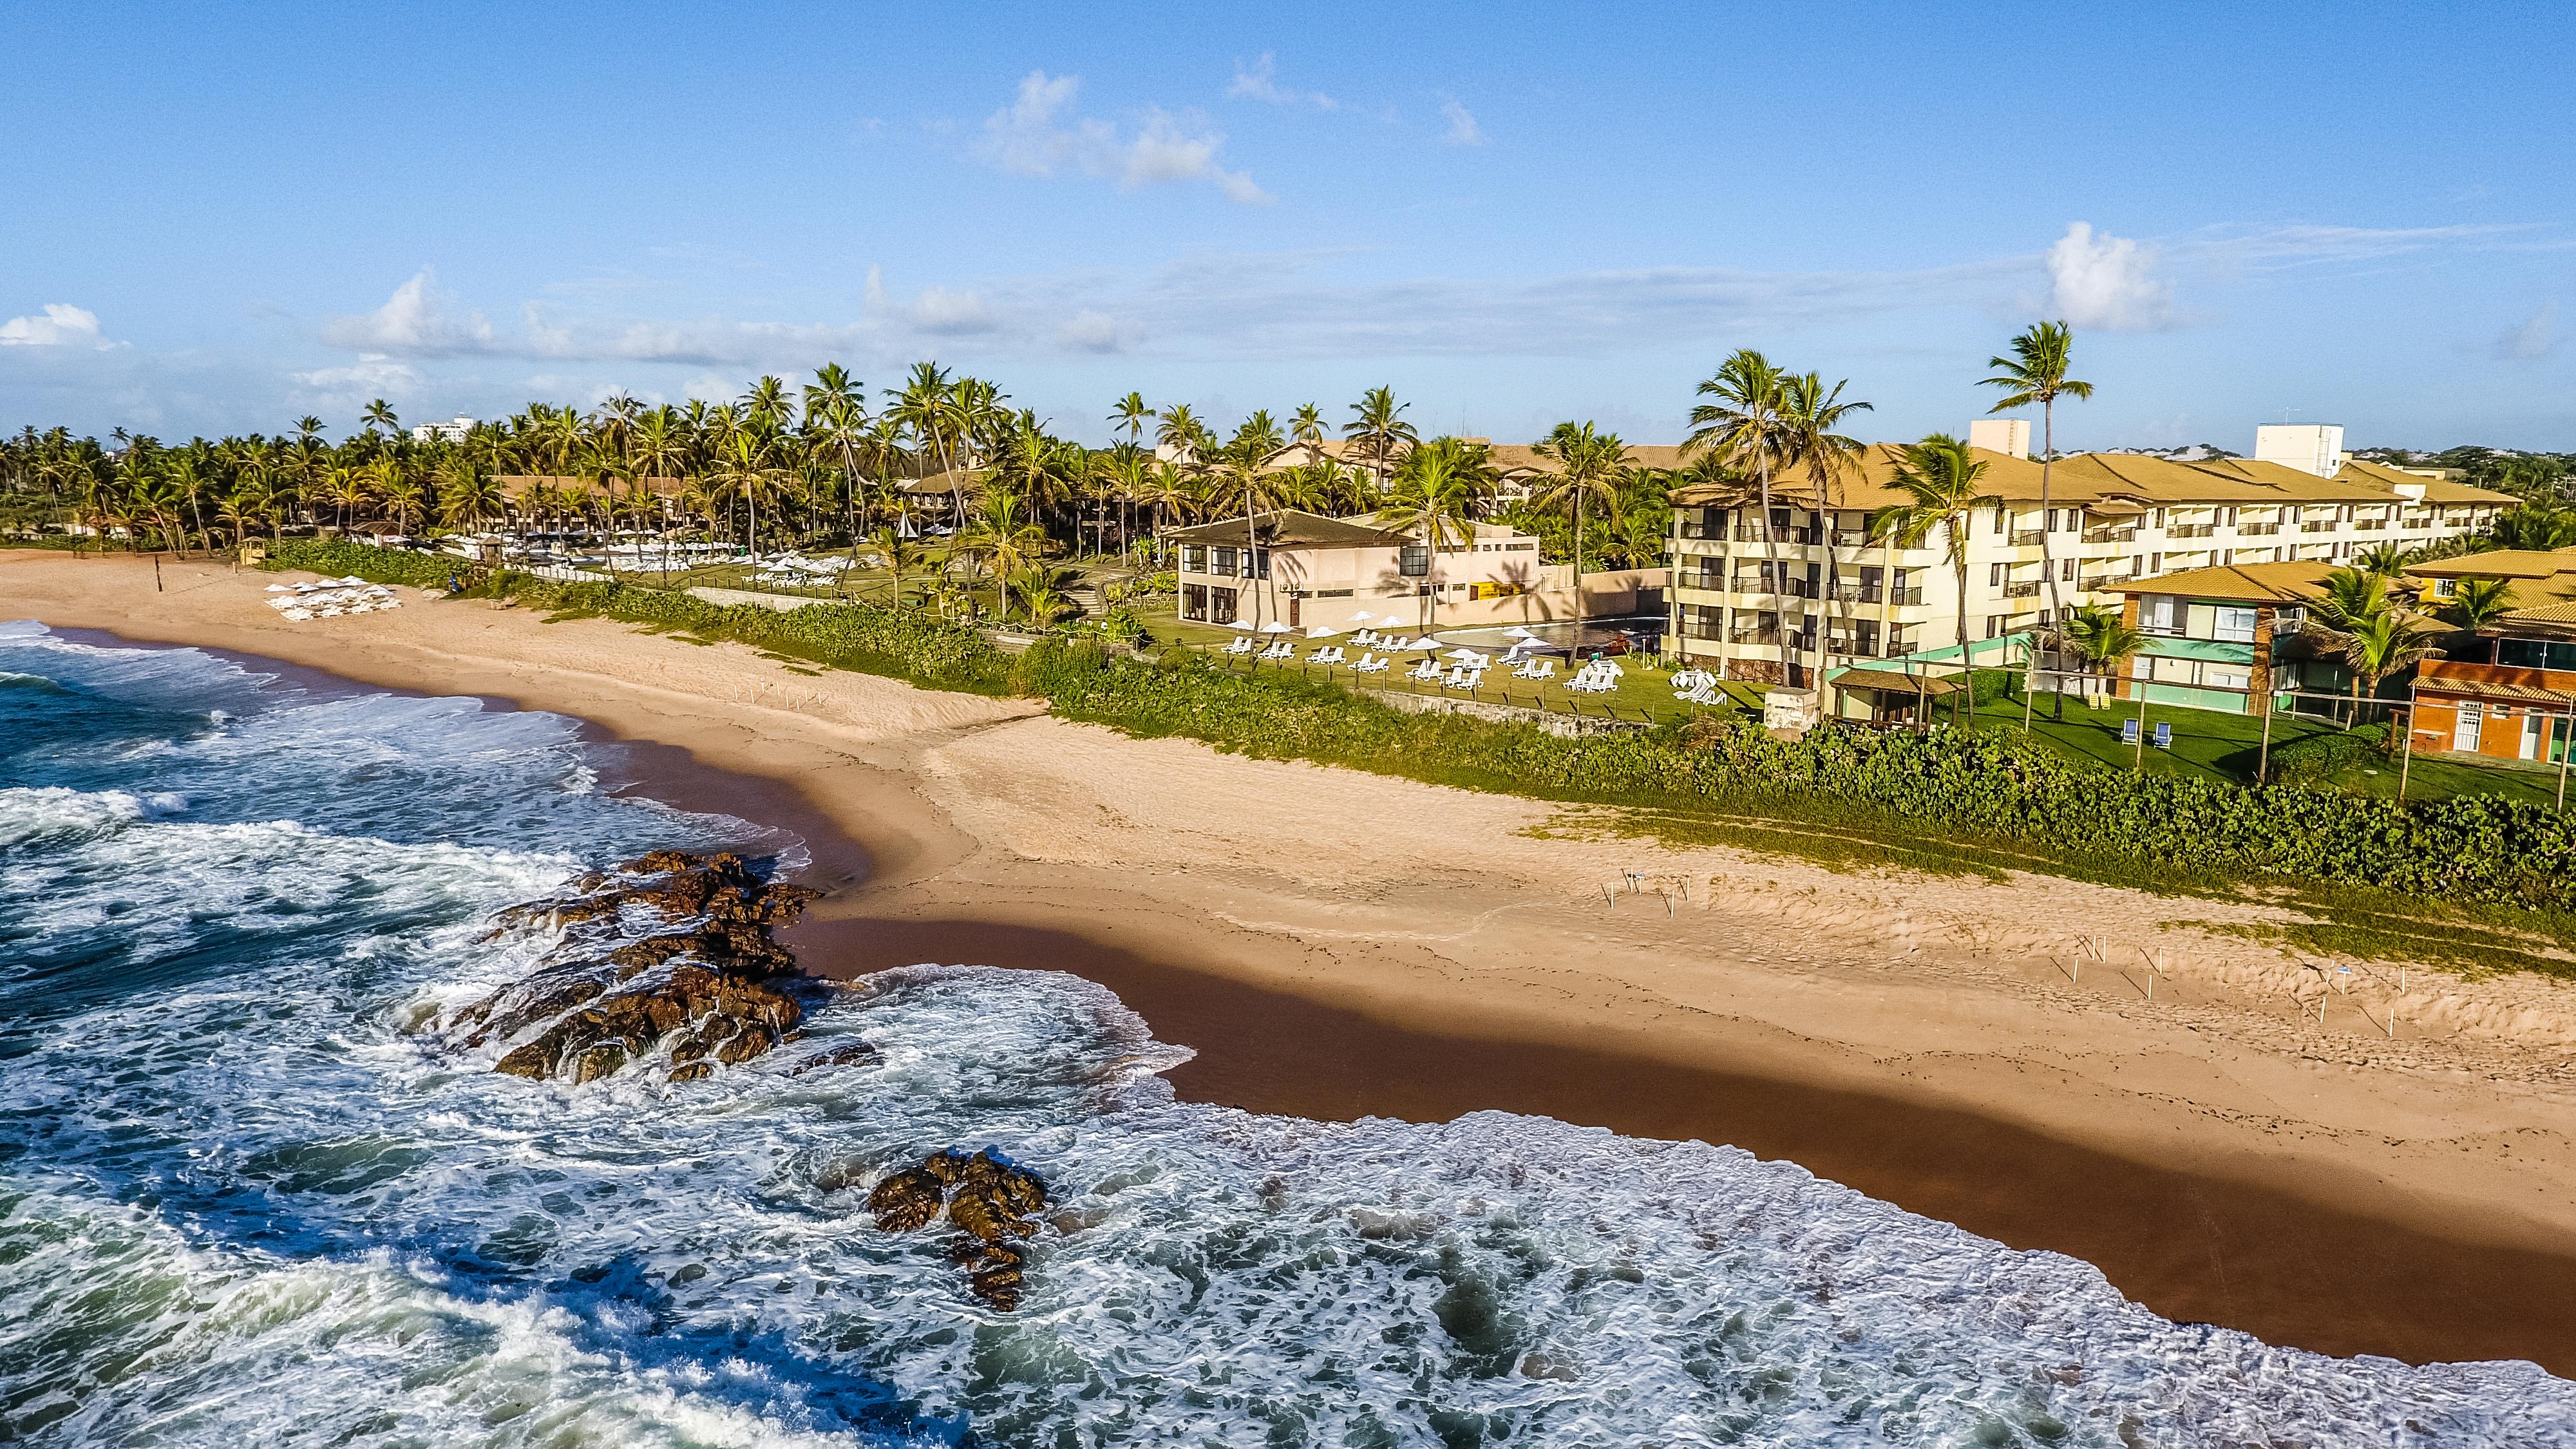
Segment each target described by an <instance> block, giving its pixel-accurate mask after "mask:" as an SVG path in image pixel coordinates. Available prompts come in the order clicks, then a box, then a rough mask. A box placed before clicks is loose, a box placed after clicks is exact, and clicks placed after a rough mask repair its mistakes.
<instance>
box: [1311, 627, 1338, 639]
mask: <svg viewBox="0 0 2576 1449" xmlns="http://www.w3.org/2000/svg"><path fill="white" fill-rule="evenodd" d="M1341 632H1342V631H1341V630H1339V629H1336V628H1334V627H1333V626H1332V625H1330V624H1318V625H1316V626H1315V627H1314V628H1312V629H1309V630H1307V631H1306V637H1307V638H1309V639H1330V638H1332V637H1334V636H1335V635H1337V634H1339V633H1341Z"/></svg>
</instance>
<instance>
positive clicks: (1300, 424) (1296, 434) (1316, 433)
mask: <svg viewBox="0 0 2576 1449" xmlns="http://www.w3.org/2000/svg"><path fill="white" fill-rule="evenodd" d="M1288 441H1290V442H1292V443H1303V444H1305V445H1306V447H1307V448H1308V449H1310V450H1312V451H1313V452H1314V453H1315V454H1316V455H1317V456H1318V457H1320V456H1322V454H1323V448H1324V410H1323V409H1322V408H1319V407H1317V406H1315V405H1314V404H1313V403H1299V404H1298V405H1297V410H1296V411H1295V412H1293V413H1290V414H1289V415H1288Z"/></svg>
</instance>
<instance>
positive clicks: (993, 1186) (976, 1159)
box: [868, 1147, 1047, 1313]
mask: <svg viewBox="0 0 2576 1449" xmlns="http://www.w3.org/2000/svg"><path fill="white" fill-rule="evenodd" d="M1046 1205H1047V1195H1046V1184H1045V1183H1043V1182H1041V1181H1039V1180H1038V1175H1037V1174H1036V1173H1034V1172H1031V1171H1029V1170H1028V1169H1027V1168H1025V1167H1021V1166H1020V1165H1018V1164H1017V1163H1014V1162H1012V1161H1011V1160H1010V1159H1009V1158H1006V1157H999V1156H996V1155H994V1153H993V1152H992V1151H991V1150H990V1149H986V1150H985V1151H982V1152H977V1153H974V1154H972V1155H971V1156H970V1155H969V1154H967V1153H963V1152H959V1151H958V1150H956V1149H955V1148H953V1147H952V1148H950V1149H948V1150H947V1151H945V1152H934V1153H932V1154H930V1156H928V1157H926V1158H924V1159H922V1163H921V1165H920V1166H919V1167H912V1168H906V1169H905V1170H903V1171H901V1172H898V1173H895V1174H893V1175H891V1176H889V1177H887V1178H886V1179H885V1180H884V1181H883V1182H880V1183H878V1184H877V1185H876V1190H875V1191H873V1192H871V1193H869V1194H868V1211H870V1212H872V1213H874V1214H876V1219H877V1226H878V1227H880V1228H883V1229H885V1230H886V1231H887V1232H890V1233H908V1232H911V1231H913V1230H914V1229H916V1228H922V1227H927V1226H929V1225H930V1222H931V1220H932V1219H934V1218H937V1217H938V1216H939V1214H940V1212H941V1211H942V1210H943V1209H945V1211H946V1212H947V1214H948V1221H949V1222H950V1223H952V1224H953V1225H955V1226H956V1227H957V1229H958V1233H957V1236H956V1237H954V1238H953V1239H951V1240H950V1241H949V1245H948V1251H949V1256H950V1257H951V1258H954V1259H955V1260H956V1261H957V1263H958V1264H959V1266H961V1267H963V1268H965V1269H966V1271H967V1274H968V1277H967V1282H968V1283H969V1284H971V1285H972V1286H973V1287H974V1290H975V1296H976V1297H978V1298H981V1299H983V1300H984V1301H985V1302H987V1303H990V1304H992V1305H993V1306H994V1307H995V1308H998V1309H1000V1310H1002V1311H1003V1312H1004V1313H1009V1312H1011V1311H1012V1310H1014V1309H1016V1308H1018V1307H1019V1306H1020V1268H1021V1265H1022V1264H1023V1263H1025V1262H1026V1261H1027V1253H1026V1252H1025V1250H1023V1249H1022V1248H1021V1247H1020V1246H1019V1245H1018V1244H1016V1243H1014V1242H1012V1241H1011V1240H1012V1239H1014V1238H1025V1237H1029V1236H1031V1235H1033V1234H1035V1233H1036V1232H1037V1230H1038V1225H1037V1224H1036V1223H1035V1222H1033V1221H1031V1219H1033V1218H1035V1217H1036V1216H1037V1215H1038V1214H1039V1213H1041V1212H1044V1211H1045V1210H1046Z"/></svg>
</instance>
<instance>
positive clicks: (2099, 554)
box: [1665, 430, 2517, 685]
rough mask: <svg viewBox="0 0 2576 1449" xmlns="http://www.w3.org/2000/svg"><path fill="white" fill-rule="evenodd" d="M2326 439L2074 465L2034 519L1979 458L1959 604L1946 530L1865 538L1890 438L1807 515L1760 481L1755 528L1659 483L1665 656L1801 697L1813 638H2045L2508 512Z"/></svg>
mask: <svg viewBox="0 0 2576 1449" xmlns="http://www.w3.org/2000/svg"><path fill="white" fill-rule="evenodd" d="M2336 434H2337V435H2336V436H2335V437H2334V438H2333V439H2332V440H2331V443H2332V445H2336V446H2334V447H2333V450H2332V451H2331V452H2330V453H2329V452H2328V451H2327V448H2328V440H2327V439H2325V438H2317V439H2314V440H2313V446H2312V449H2311V451H2312V452H2313V453H2315V454H2321V455H2324V456H2321V457H2320V458H2319V463H2320V466H2327V467H2330V468H2331V471H2330V472H2328V473H2325V474H2319V473H2317V472H2312V471H2309V470H2307V469H2304V468H2294V467H2291V466H2288V465H2287V464H2283V463H2278V462H2268V461H2257V460H2251V459H2214V460H2210V461H2206V462H2198V463H2180V462H2171V461H2167V460H2164V459H2160V458H2150V457H2140V456H2135V455H2129V454H2111V453H2079V454H2075V455H2073V456H2070V457H2065V458H2061V459H2059V460H2058V461H2057V464H2056V466H2055V468H2054V469H2053V470H2052V476H2051V478H2050V489H2049V504H2048V506H2047V507H2046V508H2042V507H2041V506H2040V465H2039V464H2038V463H2037V462H2036V461H2034V460H2032V459H2029V458H2026V457H2020V456H2016V455H2014V454H2011V453H2002V452H1994V451H1988V450H1979V451H1977V453H1976V456H1977V457H1978V459H1979V460H1980V461H1982V462H1984V463H1985V464H1986V470H1985V473H1984V475H1983V477H1982V479H1981V485H1982V488H1983V489H1984V491H1986V492H1989V493H1991V494H1993V495H1994V498H1995V501H1990V502H1988V503H1986V504H1984V505H1982V506H1980V507H1978V508H1977V509H1976V510H1975V511H1974V512H1973V513H1972V514H1971V515H1970V516H1969V518H1968V520H1967V529H1966V533H1967V537H1966V540H1965V542H1966V554H1967V563H1968V570H1967V587H1966V591H1965V593H1964V595H1963V594H1962V592H1961V590H1960V587H1959V580H1958V576H1957V574H1956V572H1955V570H1954V568H1953V565H1952V563H1951V561H1950V553H1949V549H1950V539H1949V536H1948V530H1947V529H1946V528H1942V529H1936V530H1935V531H1934V533H1933V534H1932V536H1930V537H1928V538H1926V539H1925V540H1924V541H1923V544H1922V546H1921V547H1917V548H1899V547H1896V546H1894V545H1893V544H1892V543H1887V542H1876V541H1873V540H1872V537H1871V534H1870V520H1871V518H1872V517H1873V516H1874V515H1875V514H1877V513H1878V512H1879V511H1881V510H1884V509H1888V508H1892V507H1896V506H1899V505H1902V504H1903V503H1905V502H1906V501H1907V498H1906V495H1905V494H1904V493H1902V492H1901V491H1899V490H1898V489H1897V488H1896V487H1894V485H1893V484H1892V482H1891V478H1892V476H1893V474H1894V472H1895V470H1896V467H1897V465H1898V463H1899V462H1900V461H1901V460H1902V457H1903V450H1902V449H1900V448H1897V447H1895V446H1893V445H1890V444H1877V445H1873V446H1871V447H1869V448H1867V449H1865V450H1864V451H1863V453H1862V454H1861V456H1860V457H1859V458H1858V459H1857V460H1856V462H1855V466H1854V467H1853V468H1852V470H1851V471H1850V473H1849V475H1848V476H1847V477H1846V478H1845V479H1844V480H1843V481H1842V482H1841V483H1840V484H1839V485H1838V486H1837V487H1835V488H1834V489H1833V490H1831V491H1830V493H1829V495H1828V496H1827V497H1826V498H1825V499H1824V500H1822V504H1823V506H1822V507H1821V508H1820V507H1819V500H1818V499H1817V498H1816V497H1815V496H1814V493H1813V490H1812V487H1811V486H1810V485H1809V484H1808V483H1807V482H1806V481H1805V479H1804V478H1803V477H1801V478H1797V479H1781V480H1776V481H1775V484H1774V486H1773V488H1772V495H1771V508H1770V515H1769V517H1768V518H1767V519H1766V518H1764V517H1763V516H1762V510H1761V508H1760V506H1759V504H1758V503H1757V502H1756V501H1755V500H1754V499H1753V498H1752V497H1750V496H1749V494H1750V490H1749V489H1744V488H1736V487H1726V486H1713V485H1711V486H1697V487H1687V488H1682V489H1677V490H1675V492H1674V494H1673V503H1674V512H1673V537H1672V540H1671V544H1670V550H1671V552H1670V558H1671V562H1672V565H1673V572H1672V585H1671V588H1670V589H1669V591H1668V593H1667V596H1666V597H1667V599H1668V601H1669V612H1670V619H1669V621H1668V629H1669V631H1670V632H1669V633H1668V634H1667V635H1666V638H1665V650H1666V652H1667V653H1668V654H1672V655H1675V656H1678V657H1680V658H1683V659H1687V660H1689V661H1691V662H1694V663H1699V664H1704V665H1707V666H1709V667H1711V668H1714V669H1718V670H1720V671H1721V672H1722V673H1723V674H1724V675H1725V676H1726V677H1728V678H1732V679H1743V680H1752V681H1757V682H1764V683H1775V684H1782V683H1785V684H1794V685H1805V684H1807V683H1808V682H1809V681H1808V679H1807V678H1806V675H1807V674H1808V673H1809V672H1810V670H1811V668H1812V666H1813V663H1814V661H1815V657H1816V656H1815V645H1816V643H1817V640H1818V637H1819V636H1820V635H1821V636H1822V641H1823V644H1824V665H1825V668H1826V669H1827V670H1832V669H1835V668H1839V667H1843V666H1848V665H1853V664H1857V663H1860V662H1863V661H1866V660H1872V659H1886V658H1896V657H1899V656H1903V655H1907V654H1912V653H1916V652H1918V651H1922V650H1927V649H1931V650H1938V649H1943V648H1948V647H1952V646H1954V645H1955V643H1956V640H1957V637H1958V632H1959V620H1960V618H1961V616H1962V615H1964V616H1965V618H1966V622H1967V634H1968V637H1969V639H1970V640H1971V641H1972V642H1971V647H1972V648H1973V647H1974V641H1978V640H1985V639H1995V638H2000V637H2002V636H2005V635H2009V634H2015V633H2020V632H2022V631H2025V630H2030V629H2033V628H2037V627H2039V626H2042V625H2045V624H2047V623H2049V622H2051V613H2052V610H2053V609H2055V608H2065V609H2069V610H2071V609H2074V608H2075V607H2077V606H2079V605H2084V604H2110V605H2113V606H2117V605H2118V604H2119V603H2121V601H2122V599H2123V597H2124V595H2123V594H2122V593H2121V592H2119V591H2120V590H2122V589H2124V588H2127V587H2128V586H2130V585H2133V584H2134V583H2135V582H2136V581H2138V580H2141V579H2147V578H2153V577H2155V576H2157V575H2160V574H2167V573H2179V572H2182V571H2185V570H2189V569H2201V568H2210V567H2216V566H2223V565H2228V564H2256V563H2274V562H2292V561H2314V562H2321V563H2326V564H2329V565H2332V564H2340V563H2345V562H2348V561H2350V560H2351V559H2352V558H2353V557H2354V556H2355V555H2356V554H2358V553H2360V552H2362V551H2364V550H2367V549H2369V548H2372V547H2373V546H2375V545H2378V544H2383V543H2387V544H2395V545H2397V546H2398V547H2400V548H2412V547H2415V546H2417V545H2420V544H2425V543H2431V542H2434V541H2437V540H2440V539H2446V538H2451V537H2455V536H2457V535H2460V534H2466V533H2475V532H2477V531H2479V530H2481V529H2483V528H2485V527H2486V526H2487V524H2488V523H2489V522H2491V521H2492V520H2493V519H2494V517H2495V516H2496V515H2497V514H2498V513H2500V512H2502V511H2503V510H2504V509H2507V508H2510V507H2512V506H2514V505H2515V503H2516V502H2517V500H2516V499H2514V498H2513V497H2512V495H2510V494H2504V493H2496V492H2492V491H2490V490H2486V489H2480V488H2473V487H2470V486H2468V485H2466V484H2463V483H2459V482H2454V481H2450V480H2445V479H2434V478H2425V477H2421V476H2417V475H2414V474H2409V473H2403V472H2400V471H2398V470H2396V469H2393V468H2387V467H2382V466H2379V465H2377V464H2372V463H2363V462H2353V461H2349V460H2347V459H2345V458H2344V457H2343V455H2342V454H2341V452H2340V448H2339V444H2340V441H2341V439H2340V430H2336ZM2302 441H2308V440H2302ZM2283 451H2287V450H2286V449H2284V450H2283ZM2328 458H2331V460H2332V461H2331V462H2330V463H2329V462H2328V461H2327V459H2328ZM2043 539H2044V540H2045V541H2046V543H2047V545H2048V567H2049V568H2050V569H2052V570H2053V571H2054V572H2055V575H2056V577H2055V580H2054V582H2055V584H2056V598H2057V600H2058V602H2056V603H2055V604H2052V602H2051V591H2050V589H2049V584H2050V582H2051V580H2050V579H2049V578H2047V577H2046V576H2044V574H2043V568H2042V560H2041V543H2042V541H2043Z"/></svg>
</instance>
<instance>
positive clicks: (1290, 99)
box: [1225, 50, 1342, 111]
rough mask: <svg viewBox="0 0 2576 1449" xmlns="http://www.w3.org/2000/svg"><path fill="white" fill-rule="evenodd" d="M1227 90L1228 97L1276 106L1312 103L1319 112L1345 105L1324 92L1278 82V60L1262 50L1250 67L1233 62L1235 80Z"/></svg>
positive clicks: (1335, 109) (1336, 109) (1310, 104)
mask: <svg viewBox="0 0 2576 1449" xmlns="http://www.w3.org/2000/svg"><path fill="white" fill-rule="evenodd" d="M1225 93H1226V94H1227V95H1229V96H1241V97H1245V98H1248V99H1251V100H1256V101H1268V102H1270V103H1271V104H1272V105H1274V106H1313V107H1314V108H1315V109H1316V110H1319V111H1338V110H1340V109H1341V108H1342V103H1341V102H1339V101H1337V100H1334V99H1333V98H1332V97H1331V96H1328V95H1326V94H1324V93H1323V92H1322V91H1301V90H1292V89H1290V88H1288V87H1286V86H1282V85H1281V84H1279V63H1278V62H1277V61H1276V60H1274V59H1273V58H1272V57H1271V54H1270V52H1269V51H1266V50H1265V51H1263V52H1261V59H1259V60H1256V61H1254V62H1253V63H1252V64H1251V65H1250V66H1248V67H1247V66H1245V65H1244V63H1243V62H1242V61H1239V60H1238V61H1236V62H1235V63H1234V80H1233V82H1232V83H1231V84H1229V85H1227V86H1226V88H1225Z"/></svg>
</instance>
